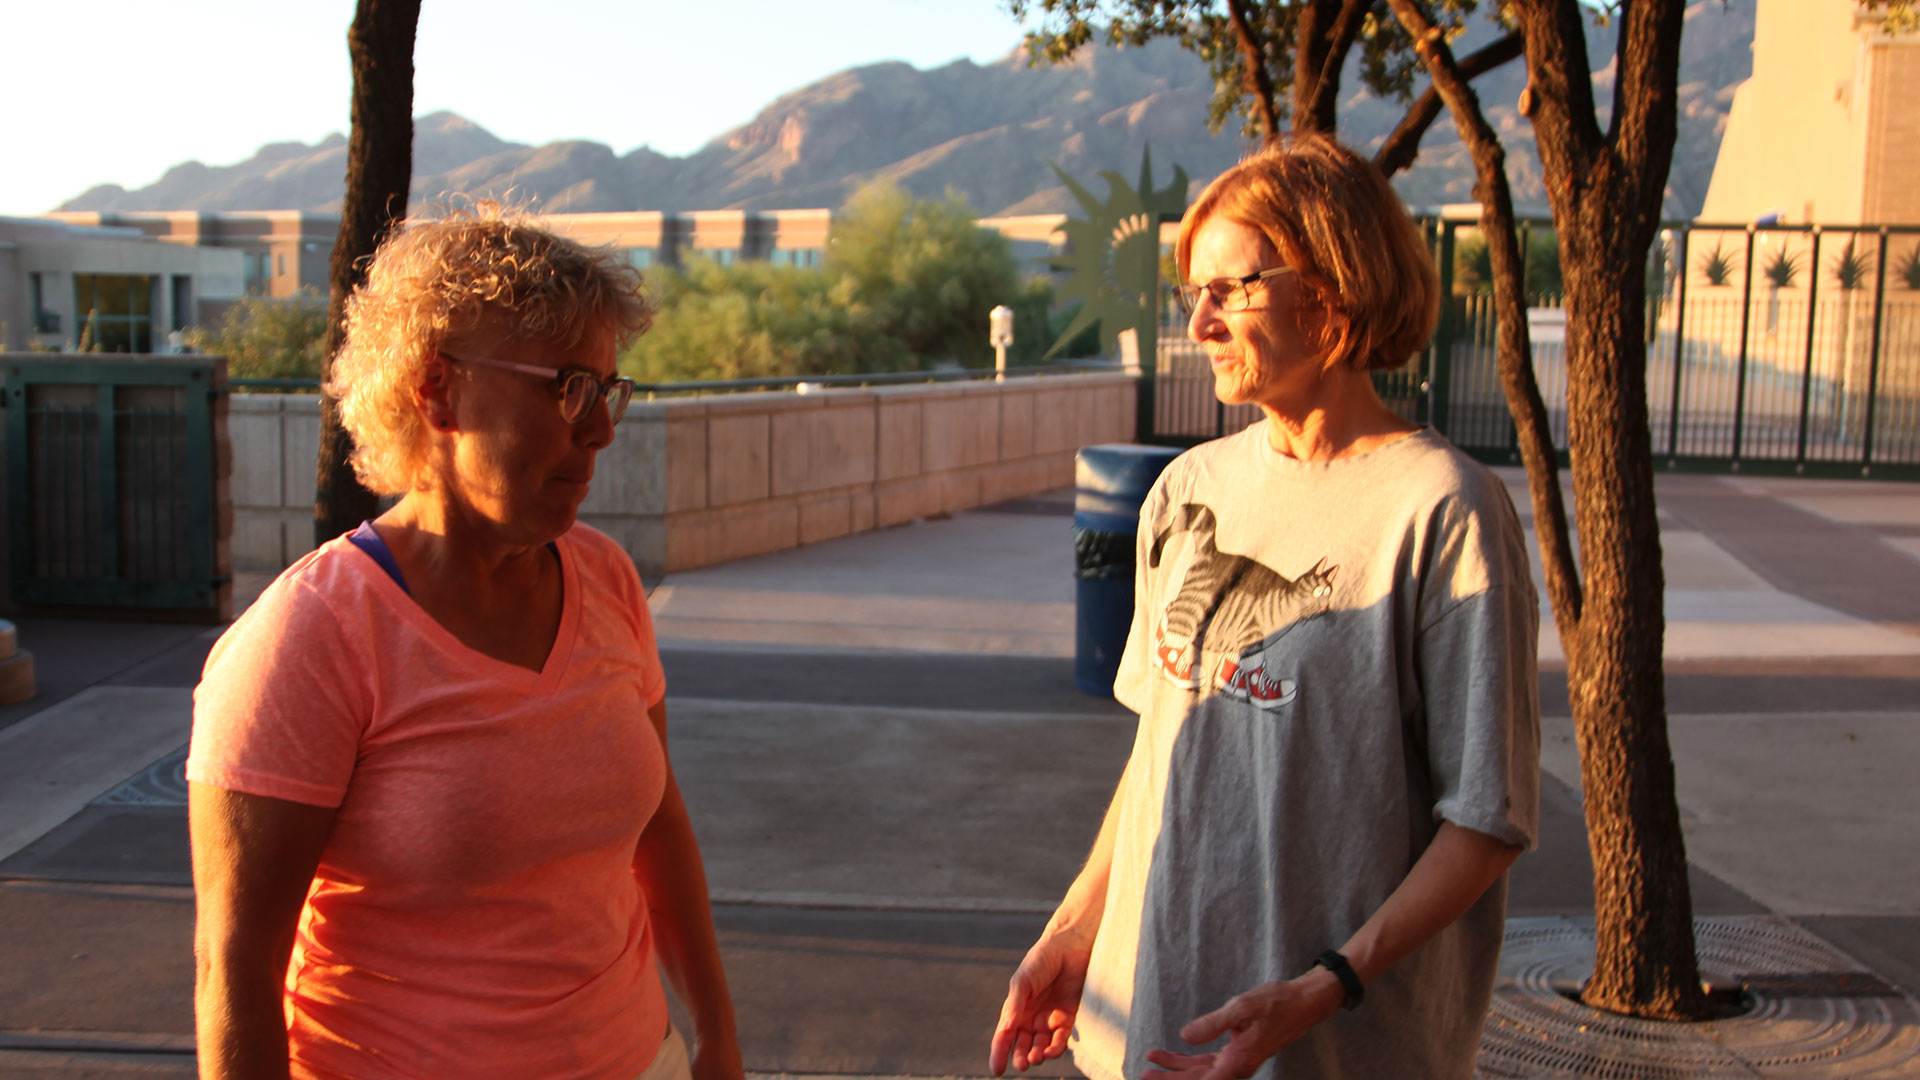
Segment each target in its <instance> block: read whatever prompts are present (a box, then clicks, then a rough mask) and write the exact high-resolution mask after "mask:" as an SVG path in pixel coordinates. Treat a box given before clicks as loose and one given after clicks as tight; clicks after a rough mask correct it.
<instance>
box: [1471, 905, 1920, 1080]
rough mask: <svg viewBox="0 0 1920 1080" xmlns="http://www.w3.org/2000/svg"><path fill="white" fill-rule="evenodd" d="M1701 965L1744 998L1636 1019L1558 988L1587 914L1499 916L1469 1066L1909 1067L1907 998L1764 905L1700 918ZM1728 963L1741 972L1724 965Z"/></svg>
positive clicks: (1672, 1074) (1918, 1043)
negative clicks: (1696, 1018) (1723, 1012)
mask: <svg viewBox="0 0 1920 1080" xmlns="http://www.w3.org/2000/svg"><path fill="white" fill-rule="evenodd" d="M1694 937H1695V943H1696V947H1697V949H1698V951H1699V955H1700V966H1701V969H1702V972H1703V974H1705V975H1707V976H1708V977H1710V978H1712V979H1713V981H1715V982H1718V983H1724V982H1729V981H1738V982H1739V983H1741V984H1742V985H1743V987H1744V989H1745V990H1746V992H1747V996H1748V999H1749V1001H1750V1003H1751V1007H1750V1008H1749V1009H1748V1010H1747V1011H1746V1012H1745V1013H1743V1014H1742V1015H1739V1016H1735V1017H1731V1018H1728V1019H1725V1020H1715V1021H1711V1022H1707V1023H1701V1024H1673V1023H1663V1022H1660V1021H1654V1020H1636V1019H1633V1018H1631V1017H1624V1016H1615V1015H1614V1014H1612V1013H1605V1012H1600V1011H1598V1010H1595V1009H1590V1008H1587V1007H1586V1006H1585V1005H1582V1004H1580V1003H1579V1002H1577V1001H1574V1000H1571V999H1569V998H1568V997H1566V996H1565V995H1563V994H1562V993H1561V992H1560V991H1561V989H1563V988H1564V987H1567V986H1569V985H1574V986H1577V985H1579V984H1580V983H1581V982H1582V981H1584V980H1585V978H1586V976H1587V975H1588V974H1590V973H1591V972H1592V969H1593V921H1592V920H1591V919H1580V920H1575V919H1512V920H1509V921H1508V923H1507V937H1506V945H1505V947H1504V948H1503V949H1502V951H1501V956H1500V976H1501V977H1500V982H1499V985H1498V986H1497V987H1496V988H1495V991H1494V999H1493V1007H1492V1008H1491V1009H1490V1010H1489V1013H1488V1016H1487V1026H1486V1029H1485V1031H1484V1032H1483V1033H1482V1035H1481V1039H1480V1056H1479V1063H1478V1069H1477V1071H1476V1075H1478V1076H1481V1077H1488V1078H1506V1077H1515V1078H1517V1077H1538V1076H1566V1075H1577V1076H1583V1077H1617V1078H1620V1080H1628V1078H1633V1080H1639V1078H1646V1080H1689V1078H1693V1077H1745V1078H1751V1077H1754V1076H1774V1077H1789V1076H1791V1077H1796V1078H1798V1077H1842V1076H1846V1077H1871V1076H1889V1077H1891V1076H1913V1075H1915V1074H1916V1072H1920V1002H1916V1001H1915V1000H1914V999H1913V998H1911V997H1908V996H1907V995H1905V994H1904V993H1902V992H1901V991H1900V990H1899V989H1898V988H1897V987H1894V986H1892V985H1890V984H1888V983H1887V982H1886V981H1885V980H1883V979H1881V978H1879V977H1878V976H1876V975H1874V974H1872V973H1870V972H1866V971H1862V970H1861V969H1860V965H1859V964H1858V963H1856V962H1855V961H1854V960H1852V959H1851V958H1850V957H1848V956H1846V955H1845V954H1843V953H1840V952H1839V951H1838V950H1835V949H1834V948H1833V947H1831V946H1829V945H1828V944H1827V943H1825V942H1824V941H1821V940H1820V939H1819V938H1816V937H1814V936H1813V935H1811V934H1809V933H1807V932H1806V931H1805V930H1803V929H1801V928H1800V927H1798V926H1796V925H1794V924H1793V923H1791V922H1788V921H1787V920H1785V919H1780V918H1776V917H1772V916H1754V917H1741V918H1717V919H1700V920H1698V921H1696V922H1695V924H1694ZM1730 973H1740V974H1737V975H1733V976H1732V977H1731V978H1728V977H1727V976H1728V975H1729V974H1730Z"/></svg>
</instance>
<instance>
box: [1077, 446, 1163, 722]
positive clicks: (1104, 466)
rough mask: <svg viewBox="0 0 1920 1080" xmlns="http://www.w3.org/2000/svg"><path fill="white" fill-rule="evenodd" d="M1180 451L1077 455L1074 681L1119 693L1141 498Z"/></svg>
mask: <svg viewBox="0 0 1920 1080" xmlns="http://www.w3.org/2000/svg"><path fill="white" fill-rule="evenodd" d="M1179 456H1180V451H1179V450H1178V449H1175V448H1173V447H1167V446H1139V445H1135V444H1130V443H1109V444H1106V445H1103V446H1089V447H1085V448H1083V449H1082V450H1081V451H1080V452H1079V453H1078V454H1076V455H1074V468H1073V475H1074V489H1075V490H1074V495H1073V553H1074V568H1073V576H1074V620H1073V622H1074V635H1073V636H1074V642H1073V684H1074V685H1075V686H1076V687H1079V688H1080V691H1081V692H1082V693H1087V694H1097V695H1099V696H1101V697H1111V696H1113V677H1114V674H1115V673H1116V672H1117V671H1119V669H1120V654H1121V653H1122V652H1123V651H1124V650H1125V649H1126V647H1127V631H1128V630H1129V629H1130V628H1131V627H1132V625H1133V570H1134V534H1135V533H1136V532H1137V531H1138V530H1139V527H1140V504H1141V503H1142V502H1145V501H1146V498H1147V491H1148V490H1149V489H1151V488H1152V487H1153V482H1154V481H1155V480H1156V479H1158V478H1159V476H1160V472H1161V470H1163V469H1165V468H1166V467H1167V463H1168V462H1171V461H1172V460H1173V459H1174V458H1176V457H1179Z"/></svg>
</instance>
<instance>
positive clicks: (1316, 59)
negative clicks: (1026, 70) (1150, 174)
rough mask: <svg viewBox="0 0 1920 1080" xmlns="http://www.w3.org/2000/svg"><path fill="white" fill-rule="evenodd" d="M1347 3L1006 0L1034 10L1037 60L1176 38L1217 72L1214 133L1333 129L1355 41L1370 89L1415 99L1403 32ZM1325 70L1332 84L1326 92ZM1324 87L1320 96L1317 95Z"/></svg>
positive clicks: (1414, 65)
mask: <svg viewBox="0 0 1920 1080" xmlns="http://www.w3.org/2000/svg"><path fill="white" fill-rule="evenodd" d="M1345 6H1346V5H1345V4H1343V3H1342V2H1341V0H1007V7H1008V9H1009V11H1011V12H1012V14H1013V15H1014V17H1015V18H1018V19H1020V20H1022V21H1028V20H1035V18H1036V16H1037V20H1036V21H1037V22H1038V29H1036V30H1033V31H1031V32H1029V33H1028V34H1027V35H1026V46H1027V53H1028V56H1029V57H1030V59H1032V60H1033V61H1035V62H1039V61H1043V60H1044V61H1047V62H1051V63H1060V62H1062V61H1064V60H1066V59H1068V58H1069V57H1071V56H1072V55H1073V54H1074V52H1075V50H1077V49H1079V48H1080V46H1082V45H1085V44H1086V43H1087V42H1089V41H1091V40H1093V38H1094V36H1095V35H1096V34H1098V35H1099V36H1101V37H1102V38H1103V39H1104V40H1105V41H1106V42H1107V43H1108V44H1111V45H1134V46H1139V45H1144V44H1146V43H1147V41H1149V40H1150V39H1153V38H1156V37H1166V38H1173V39H1174V40H1176V41H1178V42H1179V43H1180V44H1181V45H1182V46H1183V47H1185V48H1186V49H1188V50H1189V51H1191V52H1193V53H1194V54H1195V55H1196V56H1198V57H1199V58H1200V59H1201V60H1203V61H1205V62H1206V63H1207V65H1208V67H1209V69H1210V70H1211V72H1212V74H1213V84H1214V96H1213V101H1212V103H1211V105H1210V107H1209V109H1208V112H1207V125H1208V128H1209V129H1210V130H1213V131H1218V130H1220V128H1221V126H1222V125H1224V124H1225V123H1226V121H1227V119H1228V118H1229V117H1231V116H1233V115H1235V114H1239V115H1240V116H1241V117H1242V118H1243V121H1244V124H1243V130H1244V132H1245V134H1247V135H1249V136H1262V137H1267V136H1270V135H1271V133H1272V131H1275V130H1283V129H1285V128H1287V127H1288V126H1292V127H1296V128H1310V129H1316V130H1331V129H1332V126H1333V125H1332V122H1331V121H1332V113H1333V102H1334V100H1335V99H1336V98H1337V97H1338V82H1339V77H1340V67H1341V62H1342V61H1344V60H1345V58H1346V55H1347V50H1348V49H1349V48H1352V47H1354V46H1358V47H1359V50H1360V58H1361V61H1360V80H1361V82H1362V83H1363V84H1364V85H1365V86H1366V88H1367V89H1368V90H1369V91H1371V92H1372V93H1374V94H1375V95H1377V96H1379V97H1382V98H1387V99H1390V100H1397V101H1407V100H1410V99H1411V91H1412V88H1413V82H1414V75H1415V74H1416V73H1417V72H1418V70H1419V66H1420V65H1419V62H1418V60H1416V59H1415V58H1414V56H1413V50H1412V42H1411V40H1410V39H1409V38H1408V37H1407V35H1406V32H1405V31H1404V30H1402V29H1401V27H1400V24H1399V23H1397V22H1395V21H1394V20H1393V18H1391V17H1390V16H1388V15H1387V14H1386V12H1385V6H1384V4H1380V5H1375V4H1372V3H1368V4H1365V5H1359V6H1358V7H1357V9H1356V12H1355V13H1354V15H1353V16H1349V17H1346V18H1343V17H1342V16H1343V14H1344V12H1343V10H1342V9H1343V8H1344V7H1345ZM1446 6H1447V7H1448V8H1450V9H1466V10H1470V9H1471V8H1472V6H1473V4H1472V0H1449V2H1448V3H1447V4H1446ZM1376 9H1377V10H1376ZM1236 15H1238V16H1239V19H1238V20H1237V21H1238V25H1236V18H1235V16H1236ZM1296 51H1300V52H1302V53H1303V54H1304V55H1306V57H1307V58H1308V61H1309V65H1308V66H1309V70H1308V71H1307V72H1305V73H1300V72H1297V71H1296V68H1297V67H1298V65H1296V64H1295V63H1294V62H1293V57H1294V54H1295V52H1296ZM1256 56H1257V57H1259V59H1260V63H1259V65H1258V67H1257V68H1251V69H1250V66H1249V64H1248V60H1249V58H1251V57H1256ZM1330 59H1331V60H1332V61H1333V62H1332V63H1331V64H1328V63H1327V62H1328V61H1329V60H1330ZM1323 69H1324V70H1325V73H1326V79H1325V81H1326V82H1329V83H1331V84H1332V85H1329V86H1327V87H1326V88H1325V89H1324V90H1323V89H1322V87H1321V83H1322V81H1323V78H1322V71H1323ZM1323 94H1324V96H1325V100H1324V102H1322V103H1316V99H1318V98H1321V97H1322V95H1323ZM1302 114H1307V115H1302ZM1314 114H1322V115H1314Z"/></svg>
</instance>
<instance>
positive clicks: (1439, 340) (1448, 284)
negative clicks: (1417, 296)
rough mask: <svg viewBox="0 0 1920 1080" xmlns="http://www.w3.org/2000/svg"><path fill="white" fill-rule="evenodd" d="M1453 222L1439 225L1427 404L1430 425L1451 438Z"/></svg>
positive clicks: (1442, 222) (1443, 221) (1443, 222)
mask: <svg viewBox="0 0 1920 1080" xmlns="http://www.w3.org/2000/svg"><path fill="white" fill-rule="evenodd" d="M1455 224H1456V223H1455V222H1451V221H1445V220H1442V221H1441V222H1440V255H1439V263H1440V268H1439V269H1440V325H1439V326H1438V327H1436V328H1435V329H1434V334H1433V363H1432V364H1430V365H1428V368H1427V403H1428V409H1429V410H1430V411H1429V413H1428V415H1427V420H1428V422H1429V423H1431V424H1433V426H1434V428H1435V429H1436V430H1438V431H1439V432H1440V434H1442V435H1448V436H1451V435H1452V434H1453V433H1452V432H1451V431H1449V430H1448V428H1449V427H1450V426H1451V421H1452V419H1453V418H1452V417H1451V416H1450V415H1448V414H1449V411H1450V406H1451V405H1452V387H1451V386H1449V385H1448V384H1449V383H1450V382H1451V381H1452V379H1453V321H1454V320H1453V232H1454V225H1455Z"/></svg>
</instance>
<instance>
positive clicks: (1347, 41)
mask: <svg viewBox="0 0 1920 1080" xmlns="http://www.w3.org/2000/svg"><path fill="white" fill-rule="evenodd" d="M1372 6H1373V4H1372V3H1371V2H1370V0H1346V2H1345V3H1344V4H1342V5H1341V7H1340V12H1339V14H1337V15H1335V16H1334V19H1333V27H1332V29H1331V30H1329V31H1328V33H1327V36H1326V51H1325V53H1323V54H1322V55H1321V57H1320V63H1319V68H1318V70H1317V71H1316V72H1315V73H1314V75H1313V81H1312V83H1311V84H1310V85H1308V86H1307V88H1306V100H1305V102H1304V104H1305V111H1304V114H1303V115H1306V116H1310V117H1312V120H1313V125H1314V126H1315V128H1316V130H1321V131H1332V130H1334V110H1335V109H1336V108H1337V107H1338V106H1339V104H1340V70H1341V69H1342V68H1344V67H1345V66H1346V63H1347V53H1349V52H1351V51H1352V50H1353V43H1354V41H1355V40H1356V39H1358V38H1359V36H1360V24H1361V22H1362V21H1363V19H1364V18H1365V16H1366V14H1367V10H1368V9H1369V8H1371V7H1372ZM1296 80H1297V76H1296Z"/></svg>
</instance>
